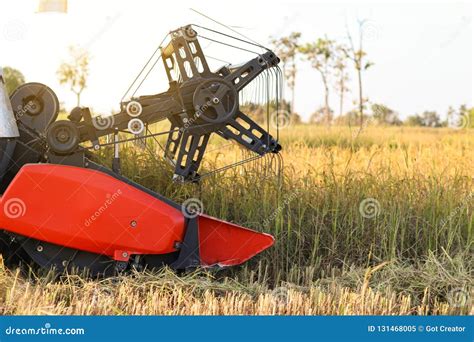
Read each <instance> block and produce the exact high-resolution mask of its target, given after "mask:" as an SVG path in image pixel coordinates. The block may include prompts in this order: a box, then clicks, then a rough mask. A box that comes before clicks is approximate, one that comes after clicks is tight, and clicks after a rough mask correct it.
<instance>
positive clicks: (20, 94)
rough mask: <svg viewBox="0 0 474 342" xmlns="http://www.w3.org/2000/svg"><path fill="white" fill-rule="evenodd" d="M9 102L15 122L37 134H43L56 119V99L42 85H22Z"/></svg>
mask: <svg viewBox="0 0 474 342" xmlns="http://www.w3.org/2000/svg"><path fill="white" fill-rule="evenodd" d="M10 101H11V103H12V107H13V112H14V113H15V117H16V118H17V120H18V121H20V122H21V123H23V124H24V125H26V126H27V127H29V128H31V129H34V130H36V131H37V132H39V133H43V134H44V133H45V132H46V130H47V128H48V126H49V125H50V124H51V123H53V122H54V121H56V119H57V117H58V113H59V101H58V98H57V96H56V94H55V93H54V92H53V91H52V90H51V88H49V87H47V86H45V85H44V84H41V83H26V84H23V85H21V86H19V87H18V88H17V89H16V90H15V91H14V92H13V94H12V95H11V97H10Z"/></svg>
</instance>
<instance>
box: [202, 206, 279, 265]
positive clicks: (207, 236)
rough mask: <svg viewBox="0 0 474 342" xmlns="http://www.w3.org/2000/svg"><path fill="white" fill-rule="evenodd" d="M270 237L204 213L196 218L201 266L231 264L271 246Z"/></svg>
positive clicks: (272, 241) (272, 240)
mask: <svg viewBox="0 0 474 342" xmlns="http://www.w3.org/2000/svg"><path fill="white" fill-rule="evenodd" d="M273 243H274V238H273V236H271V235H268V234H263V233H258V232H255V231H253V230H250V229H246V228H243V227H239V226H237V225H235V224H232V223H228V222H225V221H221V220H217V219H215V218H213V217H209V216H207V215H201V216H200V217H199V245H200V252H201V262H202V264H203V266H212V265H220V266H234V265H239V264H241V263H243V262H245V261H247V260H249V259H250V258H252V257H254V256H255V255H257V254H258V253H260V252H262V251H263V250H265V249H267V248H269V247H271V246H272V245H273Z"/></svg>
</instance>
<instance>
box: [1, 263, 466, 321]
mask: <svg viewBox="0 0 474 342" xmlns="http://www.w3.org/2000/svg"><path fill="white" fill-rule="evenodd" d="M372 271H376V270H372ZM0 279H1V291H2V292H1V302H0V313H1V314H3V315H17V314H22V315H25V314H27V315H59V314H60V315H110V314H112V315H407V314H419V315H424V314H428V313H430V314H459V313H469V310H470V313H471V314H472V313H473V310H472V307H471V308H470V309H467V308H456V307H453V306H450V305H449V304H448V303H443V302H438V300H437V299H436V298H435V299H433V298H430V293H429V290H426V291H425V292H424V294H423V298H422V301H421V303H419V304H414V302H413V299H412V298H411V296H410V295H405V294H400V293H398V294H397V293H395V292H393V291H392V292H386V293H382V292H379V291H374V290H372V289H371V288H370V287H369V286H368V280H367V283H364V285H363V286H362V288H360V289H359V290H357V291H356V290H353V289H350V288H347V287H343V286H340V285H337V284H332V285H331V286H329V287H325V286H322V285H319V286H311V287H294V286H287V287H278V288H275V289H273V290H269V289H268V288H267V287H265V286H263V285H262V284H260V285H256V284H253V285H250V286H249V285H248V284H246V285H243V284H238V283H236V282H235V281H232V280H229V279H227V280H225V281H222V280H221V281H216V280H214V279H213V278H212V277H210V276H209V275H203V274H198V273H195V274H191V275H187V276H177V275H176V274H174V273H173V272H171V271H169V270H164V271H162V272H161V273H160V274H146V273H141V274H134V275H129V276H123V277H118V278H112V279H106V280H100V281H98V280H95V281H94V280H86V279H85V278H83V277H80V276H74V275H69V276H63V277H62V278H61V279H60V280H58V281H55V282H52V281H50V280H49V279H48V277H45V278H42V279H36V280H35V281H31V280H30V281H26V280H25V278H24V277H22V276H21V275H20V274H19V273H18V272H16V273H15V272H14V273H10V271H8V270H5V269H4V268H1V269H0Z"/></svg>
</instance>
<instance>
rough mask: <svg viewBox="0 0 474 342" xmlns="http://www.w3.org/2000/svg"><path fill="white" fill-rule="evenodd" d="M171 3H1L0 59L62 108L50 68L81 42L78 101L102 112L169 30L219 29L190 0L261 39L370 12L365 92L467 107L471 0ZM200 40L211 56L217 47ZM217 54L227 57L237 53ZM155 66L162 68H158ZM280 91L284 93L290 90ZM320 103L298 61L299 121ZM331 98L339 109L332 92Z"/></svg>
mask: <svg viewBox="0 0 474 342" xmlns="http://www.w3.org/2000/svg"><path fill="white" fill-rule="evenodd" d="M174 3H179V4H180V5H179V6H177V5H174V4H173V2H169V1H167V2H165V1H152V0H138V1H137V0H135V1H127V0H101V1H97V0H96V1H93V0H69V12H68V14H56V13H42V14H37V13H35V12H36V9H37V0H22V1H7V0H0V65H3V66H7V65H8V66H12V67H15V68H18V69H20V70H21V71H22V72H23V73H24V74H25V76H26V78H27V81H37V82H42V83H45V84H47V85H49V86H50V87H52V88H53V90H55V92H56V93H57V94H58V96H59V98H60V101H61V102H64V103H65V105H66V108H68V109H70V108H72V107H73V106H74V103H75V98H74V95H73V94H72V93H71V92H70V91H69V90H68V89H67V88H65V87H63V86H60V85H59V84H58V81H57V76H56V70H57V68H58V66H59V64H60V63H61V61H63V60H65V59H67V54H68V49H67V47H68V46H70V45H80V46H83V47H86V48H87V49H88V50H89V51H90V53H91V55H92V57H93V59H92V61H91V67H90V78H89V86H88V88H87V89H86V90H85V91H84V94H83V100H82V104H83V105H88V106H91V107H94V108H95V109H97V110H102V111H109V110H110V109H112V108H118V105H119V102H120V99H121V98H122V95H123V94H124V92H125V91H126V90H127V88H128V86H129V85H130V83H131V82H132V81H133V79H134V77H135V76H136V74H137V73H138V71H139V70H140V69H141V67H142V66H143V65H144V63H145V62H146V61H147V60H148V58H149V56H150V55H151V53H152V52H153V51H154V50H155V48H156V47H157V45H158V44H159V43H160V42H161V40H162V38H163V36H164V35H165V34H166V33H167V32H168V31H170V30H171V29H174V28H177V27H179V26H182V25H184V24H188V23H199V24H202V25H205V26H208V27H213V28H219V27H218V26H216V25H215V24H213V23H212V22H209V21H207V20H206V19H204V18H203V17H201V16H199V15H197V14H196V13H194V12H192V11H190V10H189V8H190V7H193V8H195V9H197V10H199V11H200V12H203V13H206V14H207V15H208V16H210V17H212V18H215V19H217V20H219V21H221V22H223V23H225V24H227V25H230V26H234V27H238V30H239V31H240V32H241V33H243V34H245V35H247V36H249V37H251V38H252V39H254V40H256V41H258V42H260V43H262V44H264V45H265V44H268V42H269V37H270V36H281V35H286V34H289V33H290V32H292V31H300V32H302V35H303V37H302V40H303V41H312V40H315V39H316V38H317V37H321V36H324V35H327V36H328V37H329V38H334V39H344V37H345V30H346V22H347V23H348V25H349V28H350V29H351V30H355V29H356V27H357V19H369V20H370V21H369V23H370V25H368V26H367V27H368V31H367V36H368V41H367V43H366V51H367V53H368V56H369V59H370V60H371V61H373V62H374V63H375V66H373V68H371V69H369V70H368V72H367V73H366V74H365V76H364V79H365V94H366V96H367V97H368V98H369V100H370V101H371V102H377V103H383V104H385V105H387V106H388V107H390V108H393V109H395V110H397V111H398V112H400V113H401V115H402V116H403V117H405V116H407V115H409V114H413V113H415V112H421V111H423V110H427V109H430V110H436V111H438V112H439V113H440V114H443V115H444V114H445V112H446V110H447V108H448V106H450V105H453V106H456V107H457V106H459V105H460V104H467V105H469V106H472V105H473V83H472V80H473V66H472V61H473V32H472V16H473V6H472V3H469V2H464V3H462V2H454V1H450V2H444V3H443V2H438V3H433V2H413V1H411V2H398V3H397V4H394V3H389V2H380V1H379V2H377V3H367V2H363V1H351V2H344V3H334V2H316V1H314V2H295V1H279V0H277V1H272V2H270V1H260V2H257V1H250V2H246V1H242V0H239V1H224V0H222V1H206V2H204V1H201V2H196V1H195V2H187V1H174ZM219 29H221V28H219ZM354 32H355V31H354ZM203 45H204V47H207V48H208V49H209V51H211V52H213V53H214V52H215V53H216V54H217V53H218V51H217V50H216V48H217V47H216V46H215V44H214V45H211V46H207V45H206V44H203ZM209 51H208V52H209ZM220 53H221V54H220V56H223V53H224V56H226V57H227V56H228V58H229V59H231V58H237V57H239V55H238V54H237V55H235V54H232V55H226V54H225V51H220ZM224 59H225V58H224ZM240 61H241V62H243V61H244V60H240ZM217 64H219V63H217ZM158 69H162V66H161V65H158ZM150 80H151V81H150ZM150 80H148V82H147V85H146V89H147V90H149V91H148V92H150V93H154V92H158V91H163V90H165V88H166V86H165V85H166V79H165V77H164V74H163V73H162V70H161V71H158V70H157V72H156V74H154V77H151V78H150ZM355 81H356V77H355V75H354V74H352V75H351V86H352V89H353V93H350V94H349V95H348V96H347V101H346V105H345V107H346V109H349V107H350V106H352V104H351V102H352V101H353V100H354V99H355V98H356V93H357V88H356V82H355ZM155 82H156V83H155ZM155 85H156V87H155ZM155 88H156V89H155ZM286 95H287V97H289V96H290V94H289V91H286ZM322 103H323V91H322V86H321V81H320V79H319V76H318V74H317V73H316V72H315V71H314V70H312V69H311V68H310V66H309V65H307V64H305V63H304V62H300V63H299V73H298V77H297V94H296V111H297V112H299V113H300V114H301V115H302V116H303V117H304V118H307V117H309V115H310V114H311V113H312V112H313V111H314V110H315V109H316V108H317V107H320V106H321V105H322ZM331 105H332V107H333V108H334V109H335V111H336V113H338V99H337V95H336V94H335V92H334V91H333V93H332V94H331Z"/></svg>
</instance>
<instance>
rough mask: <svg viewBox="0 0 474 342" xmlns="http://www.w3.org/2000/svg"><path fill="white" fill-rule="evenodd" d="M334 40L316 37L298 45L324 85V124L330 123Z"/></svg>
mask: <svg viewBox="0 0 474 342" xmlns="http://www.w3.org/2000/svg"><path fill="white" fill-rule="evenodd" d="M334 49H335V46H334V41H332V40H330V39H327V38H318V40H317V41H316V42H314V43H307V44H305V45H303V46H301V47H300V49H299V50H300V52H301V53H302V54H303V56H305V59H306V60H307V61H308V62H310V63H311V66H312V67H313V68H314V69H316V70H317V71H318V72H319V74H320V76H321V80H322V82H323V86H324V113H325V116H326V119H325V120H326V124H328V125H329V124H330V123H331V118H332V114H331V112H332V111H331V109H330V108H329V81H330V77H331V73H333V70H334V69H333V67H334Z"/></svg>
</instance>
